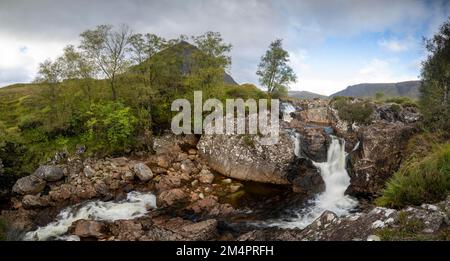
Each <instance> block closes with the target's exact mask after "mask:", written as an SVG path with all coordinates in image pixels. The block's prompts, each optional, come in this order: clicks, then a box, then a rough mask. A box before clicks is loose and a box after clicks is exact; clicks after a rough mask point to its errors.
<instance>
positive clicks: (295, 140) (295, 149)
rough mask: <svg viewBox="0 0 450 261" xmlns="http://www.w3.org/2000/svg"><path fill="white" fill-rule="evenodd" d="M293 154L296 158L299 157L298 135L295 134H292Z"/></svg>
mask: <svg viewBox="0 0 450 261" xmlns="http://www.w3.org/2000/svg"><path fill="white" fill-rule="evenodd" d="M293 139H294V154H295V156H296V157H300V155H301V151H300V134H298V133H297V132H296V133H295V134H294V137H293Z"/></svg>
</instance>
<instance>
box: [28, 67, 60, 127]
mask: <svg viewBox="0 0 450 261" xmlns="http://www.w3.org/2000/svg"><path fill="white" fill-rule="evenodd" d="M63 71H64V70H63V65H62V63H61V61H60V60H59V59H57V60H56V61H54V62H53V61H51V60H49V59H47V60H45V61H44V62H42V63H40V64H39V70H38V76H37V78H36V80H35V81H36V82H39V83H43V84H45V86H46V87H47V89H46V90H45V91H44V92H42V94H43V96H44V97H45V98H46V99H47V100H48V104H49V106H50V119H49V120H50V122H51V123H54V122H56V120H57V117H58V108H57V101H58V96H59V84H60V83H61V81H62V80H63Z"/></svg>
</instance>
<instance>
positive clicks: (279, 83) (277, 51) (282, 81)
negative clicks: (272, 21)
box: [256, 39, 297, 95]
mask: <svg viewBox="0 0 450 261" xmlns="http://www.w3.org/2000/svg"><path fill="white" fill-rule="evenodd" d="M288 62H289V53H288V52H287V51H285V50H284V49H283V47H282V40H281V39H277V40H275V41H273V42H272V43H271V44H270V46H269V50H267V51H266V54H265V55H264V56H262V57H261V62H260V64H259V65H258V71H257V72H256V75H258V76H259V77H260V78H259V81H260V83H261V85H263V86H265V87H266V88H267V92H268V93H269V95H272V94H273V93H274V92H275V91H277V90H282V89H287V85H288V84H289V83H291V82H295V81H296V80H297V76H296V75H295V73H294V71H293V70H292V68H291V67H290V66H289V65H288V64H287V63H288Z"/></svg>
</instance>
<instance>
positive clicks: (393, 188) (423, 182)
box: [376, 143, 450, 208]
mask: <svg viewBox="0 0 450 261" xmlns="http://www.w3.org/2000/svg"><path fill="white" fill-rule="evenodd" d="M421 154H424V153H423V152H419V153H417V154H412V155H411V156H410V158H409V159H408V160H407V161H405V162H404V163H403V164H402V166H401V167H400V169H399V170H398V171H397V172H396V173H394V175H393V176H392V178H391V179H390V180H389V181H388V182H387V184H386V188H385V189H384V190H383V191H382V196H381V197H379V198H378V199H377V200H376V203H377V205H380V206H385V207H392V208H401V207H404V206H406V205H419V204H421V203H425V202H437V201H440V200H443V199H445V198H446V197H447V195H448V193H449V192H450V144H449V143H447V144H443V145H435V146H434V148H433V149H431V153H430V154H429V155H427V156H423V155H421Z"/></svg>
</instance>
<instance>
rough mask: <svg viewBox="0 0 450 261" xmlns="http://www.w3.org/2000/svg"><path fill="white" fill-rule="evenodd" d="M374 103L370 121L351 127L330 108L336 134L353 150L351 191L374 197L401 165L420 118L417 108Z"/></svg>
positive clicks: (350, 170) (349, 150)
mask: <svg viewBox="0 0 450 261" xmlns="http://www.w3.org/2000/svg"><path fill="white" fill-rule="evenodd" d="M371 106H372V107H373V113H372V115H371V116H370V120H369V122H370V123H369V124H366V125H357V124H353V126H352V129H350V128H349V124H348V123H347V122H345V121H343V120H341V119H340V118H339V116H338V111H337V110H335V109H331V110H330V111H331V113H332V114H333V117H334V118H335V123H334V125H333V127H334V130H335V132H336V135H338V136H340V137H343V138H344V139H345V140H346V142H347V143H346V145H347V146H346V151H347V152H350V155H349V162H348V163H349V164H348V170H349V171H348V172H349V175H350V178H351V185H350V187H349V190H348V192H349V193H351V194H353V195H365V196H373V195H374V194H376V193H377V192H379V191H380V189H381V188H383V186H384V184H385V182H386V180H387V179H388V178H389V177H391V176H392V174H394V172H395V171H397V170H398V168H399V167H400V164H401V162H402V160H403V156H404V150H405V147H406V144H407V142H408V140H409V138H410V137H411V136H412V135H413V134H414V133H415V132H416V125H415V123H416V122H417V121H418V120H420V119H421V114H420V113H419V111H418V109H417V108H415V107H402V106H400V105H398V104H381V105H378V104H372V105H371ZM356 145H358V147H357V148H356ZM354 149H356V150H355V151H352V150H354Z"/></svg>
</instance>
